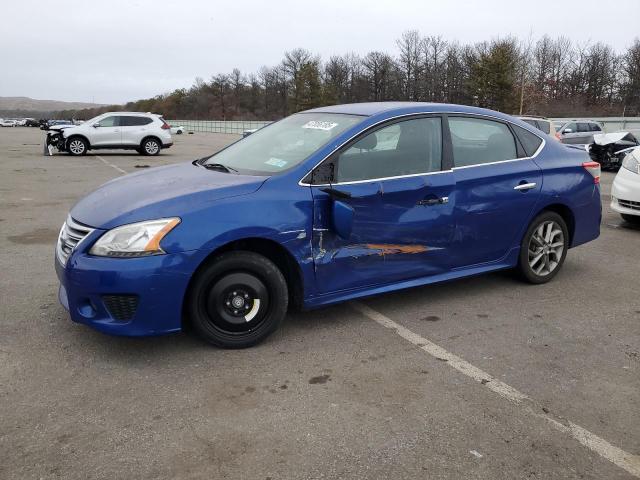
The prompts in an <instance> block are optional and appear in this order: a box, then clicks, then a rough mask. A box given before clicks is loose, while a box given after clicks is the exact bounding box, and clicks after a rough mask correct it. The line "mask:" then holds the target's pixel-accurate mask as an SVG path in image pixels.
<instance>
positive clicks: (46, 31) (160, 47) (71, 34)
mask: <svg viewBox="0 0 640 480" xmlns="http://www.w3.org/2000/svg"><path fill="white" fill-rule="evenodd" d="M607 10H609V11H612V10H613V11H614V13H612V14H611V19H610V20H606V17H607V15H608V14H607ZM639 11H640V5H639V2H638V0H610V1H603V0H580V1H579V2H563V1H562V0H553V1H547V0H535V1H527V2H521V1H516V0H511V1H509V0H477V1H474V0H439V1H431V0H387V1H382V0H339V1H336V0H323V1H319V2H312V1H306V0H297V1H289V0H286V1H276V0H271V1H267V0H264V1H261V0H224V1H213V0H211V1H207V0H133V1H131V0H129V1H124V0H100V1H86V0H62V1H50V0H48V1H45V0H41V1H35V0H17V1H14V0H11V1H7V0H5V1H3V2H2V7H1V12H2V13H1V14H0V38H2V41H0V96H28V97H32V98H38V99H47V100H68V101H82V102H86V101H95V102H98V103H124V102H126V101H129V100H137V99H140V98H148V97H151V96H153V95H157V94H159V93H164V92H168V91H171V90H173V89H175V88H180V87H189V86H190V85H191V84H192V83H193V80H194V79H195V77H198V76H199V77H202V78H204V79H209V78H210V77H211V76H212V75H213V74H215V73H220V72H230V71H231V70H232V69H233V68H234V67H238V68H240V69H241V70H242V71H243V72H255V71H257V70H258V69H259V68H260V66H262V65H275V64H276V63H278V62H279V61H280V60H281V59H282V55H283V53H284V52H285V51H286V50H290V49H292V48H296V47H304V48H307V49H309V50H311V51H313V52H315V53H319V54H320V55H321V56H322V57H323V58H328V56H329V55H331V54H342V53H347V52H356V53H360V54H364V53H366V52H368V51H371V50H385V51H388V52H394V53H395V51H396V48H395V40H396V39H397V38H398V37H399V36H400V35H401V34H402V32H404V31H406V30H410V29H416V30H419V31H420V32H421V33H422V34H424V35H442V36H443V37H444V38H446V39H448V40H457V41H459V42H461V43H466V42H475V41H481V40H488V39H491V38H494V37H497V36H503V35H508V34H512V35H516V36H519V37H521V38H528V37H529V35H530V33H532V34H533V37H534V38H538V37H540V36H542V35H544V34H550V35H552V36H557V35H566V36H568V37H570V38H571V39H573V40H574V41H579V42H588V41H591V42H596V41H603V42H606V43H608V44H610V45H612V46H613V47H614V48H615V49H616V50H618V51H622V50H623V49H625V48H626V47H627V46H629V45H630V44H631V42H632V41H633V38H634V34H635V32H636V30H635V29H634V28H629V26H628V25H626V24H625V23H624V22H622V23H621V19H624V18H627V19H629V20H631V19H632V18H636V17H637V16H638V15H639Z"/></svg>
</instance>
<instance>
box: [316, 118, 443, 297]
mask: <svg viewBox="0 0 640 480" xmlns="http://www.w3.org/2000/svg"><path fill="white" fill-rule="evenodd" d="M442 132H443V129H442V119H441V117H439V116H422V117H419V118H413V119H409V120H403V121H399V122H395V123H391V124H387V125H385V126H382V127H379V128H378V129H376V130H374V131H373V132H371V133H368V134H367V135H364V136H361V137H359V138H357V139H356V140H355V141H353V142H351V143H350V144H347V145H346V146H345V147H343V148H342V149H341V151H339V152H337V153H336V154H334V155H332V157H330V158H329V159H327V160H326V161H325V162H324V163H323V164H322V165H320V166H319V167H318V169H317V171H319V172H327V171H329V172H332V173H331V174H329V177H328V178H324V179H322V178H321V177H322V175H326V173H323V174H321V175H319V176H317V177H314V180H313V181H312V183H315V184H316V185H312V186H311V190H312V194H313V202H314V225H313V238H312V250H313V256H314V267H315V274H316V280H317V285H318V290H319V293H321V294H322V293H330V292H336V291H340V290H349V289H357V288H362V287H367V286H374V285H383V284H388V283H394V282H397V281H402V280H408V279H412V278H418V277H424V276H427V275H434V274H437V273H441V272H443V271H445V270H447V269H448V268H449V262H450V260H449V259H450V257H451V256H450V249H451V248H452V245H453V243H454V242H453V240H454V230H455V228H454V227H455V225H454V220H453V218H454V217H453V206H454V205H453V204H454V202H453V198H452V196H451V193H452V192H453V190H454V180H453V174H452V172H451V171H443V161H442V160H443V154H442V152H443V141H442ZM327 166H328V167H331V168H326V167H327ZM318 178H320V180H319V181H317V179H318Z"/></svg>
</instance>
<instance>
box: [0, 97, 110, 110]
mask: <svg viewBox="0 0 640 480" xmlns="http://www.w3.org/2000/svg"><path fill="white" fill-rule="evenodd" d="M101 106H103V105H101V104H97V103H89V102H61V101H58V100H36V99H34V98H29V97H0V112H9V111H11V112H17V111H21V112H24V113H25V114H26V113H28V112H56V111H60V110H81V109H84V108H97V107H101Z"/></svg>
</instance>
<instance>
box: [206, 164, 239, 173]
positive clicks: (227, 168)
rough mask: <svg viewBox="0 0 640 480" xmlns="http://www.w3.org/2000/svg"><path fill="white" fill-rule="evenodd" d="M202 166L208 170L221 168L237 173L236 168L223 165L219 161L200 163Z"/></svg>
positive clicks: (224, 170)
mask: <svg viewBox="0 0 640 480" xmlns="http://www.w3.org/2000/svg"><path fill="white" fill-rule="evenodd" d="M201 165H202V166H203V167H204V168H206V169H209V170H221V171H223V172H227V173H230V172H236V173H238V170H236V169H235V168H233V167H228V166H227V165H223V164H221V163H202V164H201Z"/></svg>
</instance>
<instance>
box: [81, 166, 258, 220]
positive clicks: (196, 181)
mask: <svg viewBox="0 0 640 480" xmlns="http://www.w3.org/2000/svg"><path fill="white" fill-rule="evenodd" d="M265 180H266V177H255V176H250V175H234V174H230V173H223V172H216V171H214V170H207V169H205V168H203V167H200V166H198V165H194V164H193V163H179V164H176V165H168V166H165V167H157V168H152V169H150V170H145V171H141V172H137V173H132V174H129V175H126V176H124V177H121V178H117V179H115V180H111V181H110V182H107V183H105V184H104V185H102V186H101V187H99V188H98V189H97V190H95V191H93V192H91V193H90V194H89V195H87V196H86V197H84V198H83V199H82V200H80V201H79V202H78V203H77V204H76V205H75V206H74V207H73V208H72V209H71V212H70V215H71V217H73V219H75V220H76V221H78V222H80V223H84V224H85V225H88V226H90V227H94V228H101V229H110V228H114V227H116V226H118V225H124V224H127V223H133V222H140V221H143V220H152V219H155V218H165V217H180V216H182V215H185V214H186V213H188V212H192V211H194V210H198V209H203V208H207V207H208V206H209V205H211V203H213V202H215V201H217V200H221V199H223V198H228V197H234V196H238V195H247V194H249V193H253V192H255V191H256V190H258V189H259V188H260V186H262V184H263V183H264V182H265Z"/></svg>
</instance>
